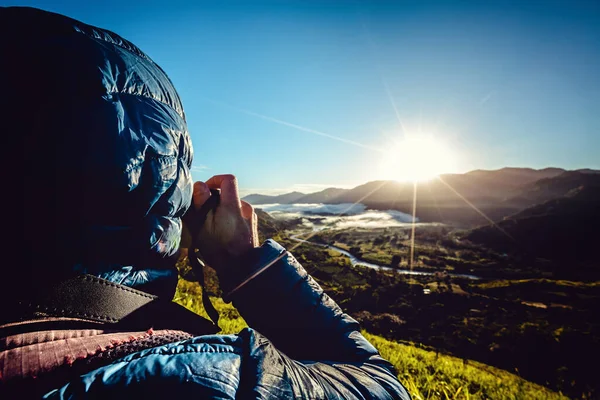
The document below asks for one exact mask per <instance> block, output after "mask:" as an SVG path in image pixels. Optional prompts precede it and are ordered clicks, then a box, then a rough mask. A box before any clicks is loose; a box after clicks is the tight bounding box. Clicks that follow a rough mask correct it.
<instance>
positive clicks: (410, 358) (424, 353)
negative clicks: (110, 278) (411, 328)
mask: <svg viewBox="0 0 600 400" xmlns="http://www.w3.org/2000/svg"><path fill="white" fill-rule="evenodd" d="M174 300H175V301H176V302H177V303H179V304H181V305H183V306H184V307H186V308H188V309H190V310H192V311H194V312H196V313H198V314H200V315H202V316H204V317H207V314H206V312H205V311H204V307H203V306H202V289H201V288H200V286H199V285H198V284H197V283H194V282H188V281H186V280H183V279H180V280H179V284H178V286H177V292H176V294H175V298H174ZM211 301H212V303H213V304H214V306H215V308H216V309H217V311H218V312H219V315H220V318H219V326H220V327H221V329H222V331H221V333H222V334H232V333H238V332H239V331H240V330H242V329H243V328H245V327H247V324H246V321H244V319H243V318H242V317H241V316H240V314H239V313H238V311H237V310H236V309H235V308H234V307H233V305H231V304H227V303H225V302H223V300H221V299H220V298H217V297H211ZM363 335H364V336H365V337H366V338H367V339H368V340H369V341H370V342H371V343H372V344H373V345H375V347H377V349H379V351H380V353H381V355H382V356H383V357H384V358H386V359H387V360H389V361H390V362H391V363H392V364H393V365H394V367H396V370H397V371H398V373H399V374H398V379H400V381H401V382H402V383H403V384H404V386H405V387H406V388H407V389H408V391H409V392H410V394H411V395H412V396H413V399H415V400H425V399H513V400H520V399H565V398H566V397H564V396H562V395H560V394H557V393H555V392H552V391H550V390H549V389H546V388H544V387H542V386H540V385H536V384H534V383H531V382H528V381H526V380H524V379H521V378H519V377H518V376H516V375H514V374H511V373H509V372H506V371H504V370H501V369H498V368H494V367H491V366H489V365H485V364H481V363H478V362H475V361H471V360H469V361H468V362H463V360H462V359H460V358H456V357H451V356H446V355H442V354H439V353H436V352H435V351H428V350H424V349H420V348H418V347H415V346H410V345H406V344H400V343H396V342H393V341H391V340H387V339H384V338H382V337H380V336H377V335H372V334H370V333H368V332H363Z"/></svg>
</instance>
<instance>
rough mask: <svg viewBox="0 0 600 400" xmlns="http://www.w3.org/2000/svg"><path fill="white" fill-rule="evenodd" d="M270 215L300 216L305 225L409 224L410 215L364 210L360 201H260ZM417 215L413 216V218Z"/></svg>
mask: <svg viewBox="0 0 600 400" xmlns="http://www.w3.org/2000/svg"><path fill="white" fill-rule="evenodd" d="M256 208H260V209H262V210H264V211H266V212H268V213H269V214H270V215H271V216H272V217H273V218H277V219H295V218H302V221H303V225H305V226H306V227H312V228H315V227H325V226H327V227H330V228H340V229H342V228H351V227H360V228H385V227H398V226H400V227H402V226H410V225H411V224H412V220H413V218H412V215H410V214H406V213H403V212H400V211H396V210H386V211H379V210H367V207H366V206H365V205H364V204H360V203H358V204H353V203H344V204H261V205H257V206H256ZM418 221H419V218H416V222H418Z"/></svg>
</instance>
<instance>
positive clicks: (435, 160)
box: [379, 135, 456, 182]
mask: <svg viewBox="0 0 600 400" xmlns="http://www.w3.org/2000/svg"><path fill="white" fill-rule="evenodd" d="M455 169H456V158H455V156H454V153H453V152H452V150H451V149H450V148H449V147H448V146H447V145H445V144H444V143H443V142H441V141H439V140H436V139H435V138H434V137H433V136H427V135H416V136H406V137H404V138H403V139H402V140H400V141H398V142H396V143H394V144H393V145H392V146H390V148H389V149H387V150H385V151H384V155H383V158H382V160H381V165H380V174H379V176H380V177H383V178H384V179H390V180H396V181H400V182H407V181H408V182H420V181H427V180H430V179H433V178H435V177H437V176H439V175H440V174H443V173H449V172H454V170H455Z"/></svg>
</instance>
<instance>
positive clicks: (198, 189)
mask: <svg viewBox="0 0 600 400" xmlns="http://www.w3.org/2000/svg"><path fill="white" fill-rule="evenodd" d="M209 197H210V189H209V188H208V185H207V184H206V183H204V182H202V181H198V182H196V183H194V194H193V197H192V201H193V203H194V208H196V210H199V209H200V207H202V205H203V204H204V203H206V200H208V198H209Z"/></svg>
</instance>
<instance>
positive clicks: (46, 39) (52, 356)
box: [0, 7, 410, 399]
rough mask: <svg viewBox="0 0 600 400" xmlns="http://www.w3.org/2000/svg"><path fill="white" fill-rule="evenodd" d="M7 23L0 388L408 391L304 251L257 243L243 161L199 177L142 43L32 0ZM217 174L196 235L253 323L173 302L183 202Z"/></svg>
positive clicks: (87, 393)
mask: <svg viewBox="0 0 600 400" xmlns="http://www.w3.org/2000/svg"><path fill="white" fill-rule="evenodd" d="M0 31H1V35H0V46H1V54H2V60H3V61H2V64H3V65H2V74H1V78H0V79H1V80H2V86H1V87H2V91H3V97H4V99H5V100H8V101H6V102H5V106H3V108H2V109H3V111H2V120H3V123H4V127H3V128H4V129H5V132H6V133H7V134H10V135H15V136H17V137H18V138H19V140H21V143H20V145H21V146H22V147H21V149H22V151H23V153H22V157H21V158H20V159H19V160H17V161H15V164H14V168H15V169H16V170H18V171H19V179H20V180H21V181H22V182H23V196H24V198H23V206H24V210H23V213H22V214H21V218H22V220H21V223H22V225H23V231H24V233H23V236H22V238H21V241H20V244H21V245H22V249H23V250H22V253H21V260H20V263H19V265H18V267H17V266H16V265H5V266H3V268H2V276H3V278H4V281H3V282H4V284H3V286H2V293H1V295H2V299H1V301H2V304H3V307H2V309H1V311H0V397H2V398H3V399H8V398H13V397H19V398H27V397H32V398H34V397H43V398H48V399H66V398H69V399H74V398H88V397H106V398H112V399H117V398H146V399H148V398H185V397H186V396H190V398H192V396H193V397H194V398H218V399H234V398H236V399H251V398H257V399H288V398H290V399H291V398H294V399H299V398H302V399H408V398H410V397H409V395H408V393H407V391H406V390H405V388H404V387H403V386H402V384H401V383H400V382H399V381H398V379H397V377H396V371H394V368H393V366H392V365H391V364H390V363H389V362H388V361H386V360H385V359H383V358H382V357H381V356H380V355H379V353H378V351H377V350H376V349H375V348H374V347H373V346H372V345H371V344H370V343H369V342H368V341H367V340H366V339H365V338H364V337H363V336H362V335H361V333H360V331H359V325H358V323H357V322H356V321H355V320H353V319H352V318H351V317H350V316H348V315H347V314H345V313H344V312H342V310H341V309H340V307H339V306H338V305H337V304H336V303H335V302H334V301H333V300H332V299H331V298H330V297H329V296H327V294H325V293H324V292H323V290H322V289H321V287H320V286H319V285H318V284H317V283H316V282H315V281H314V280H313V279H312V277H311V276H310V275H308V274H307V272H306V271H305V270H304V269H303V268H302V266H301V265H300V264H299V263H298V261H297V260H296V259H295V258H294V257H293V255H292V254H290V253H289V252H287V251H286V250H285V249H284V248H283V247H282V246H280V245H279V244H278V243H276V242H275V241H273V240H267V241H266V242H265V243H263V244H262V245H261V244H259V243H258V236H257V232H256V214H255V213H254V211H253V209H252V206H251V205H249V204H248V203H245V202H243V201H241V200H240V198H239V193H238V188H237V182H236V178H235V177H234V176H233V175H216V176H214V177H212V178H211V179H209V180H208V181H207V182H196V183H194V184H193V183H192V180H191V175H190V168H191V165H192V159H193V150H192V146H191V141H190V137H189V134H188V131H187V127H186V121H185V114H184V109H183V106H182V104H181V101H180V98H179V96H178V94H177V92H176V91H175V89H174V87H173V84H172V82H171V81H170V80H169V78H168V77H167V75H166V74H165V72H164V71H163V70H162V69H161V68H160V67H159V66H158V65H157V64H155V63H154V62H153V61H152V60H151V59H150V58H149V57H148V56H147V55H146V54H144V53H143V52H142V51H141V50H140V49H138V48H137V47H136V46H135V45H133V44H132V43H130V42H128V41H127V40H125V39H123V38H121V37H120V36H118V35H116V34H115V33H113V32H110V31H107V30H104V29H101V28H98V27H93V26H90V25H86V24H84V23H82V22H79V21H76V20H74V19H71V18H68V17H66V16H62V15H59V14H54V13H50V12H46V11H43V10H39V9H34V8H22V7H6V8H0ZM203 151H226V149H210V150H209V149H203ZM197 153H199V154H201V153H202V152H200V151H197ZM209 189H218V190H220V197H221V199H220V203H219V205H218V206H217V208H216V209H214V210H213V211H211V212H209V214H208V215H207V219H206V221H205V223H204V224H203V225H202V228H201V230H200V232H199V233H198V235H199V236H198V243H199V246H200V251H201V253H202V255H203V257H204V259H205V260H206V262H207V263H208V264H209V265H211V266H212V267H214V268H215V270H216V271H217V274H218V277H219V280H220V282H221V285H222V289H223V293H224V294H225V296H224V298H225V300H226V301H231V302H233V304H234V306H235V307H236V308H237V309H238V310H239V312H240V314H241V315H242V316H243V318H244V319H245V320H246V321H247V323H248V325H249V328H246V329H244V330H242V331H241V332H239V333H238V334H236V335H217V334H215V333H214V332H212V331H211V330H210V328H209V325H210V324H203V323H199V322H198V320H195V319H193V321H192V322H190V319H189V318H190V317H189V315H187V314H186V315H183V314H181V310H179V311H177V309H175V308H173V307H175V305H174V303H172V302H170V300H171V299H172V297H173V294H174V291H175V287H176V284H177V270H176V269H175V266H174V265H175V261H176V260H177V256H178V251H179V247H180V246H179V241H180V237H181V229H182V224H181V218H182V216H183V215H184V213H185V212H186V210H187V209H188V208H189V207H194V208H195V209H197V210H199V209H201V208H202V206H203V204H205V202H207V200H208V199H210V197H211V191H210V190H209ZM7 282H10V283H11V284H6V283H7ZM161 299H162V300H161ZM164 299H166V300H167V301H166V302H165V301H163V300H164ZM161 301H162V302H161ZM115 304H116V306H115ZM156 304H158V305H156ZM151 305H156V307H154V308H149V309H148V308H146V306H148V307H149V306H151ZM124 310H125V311H124ZM127 310H129V311H131V314H128V313H129V311H127ZM140 310H141V311H140ZM131 315H137V317H136V318H133V317H131ZM197 318H198V319H200V317H197Z"/></svg>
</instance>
